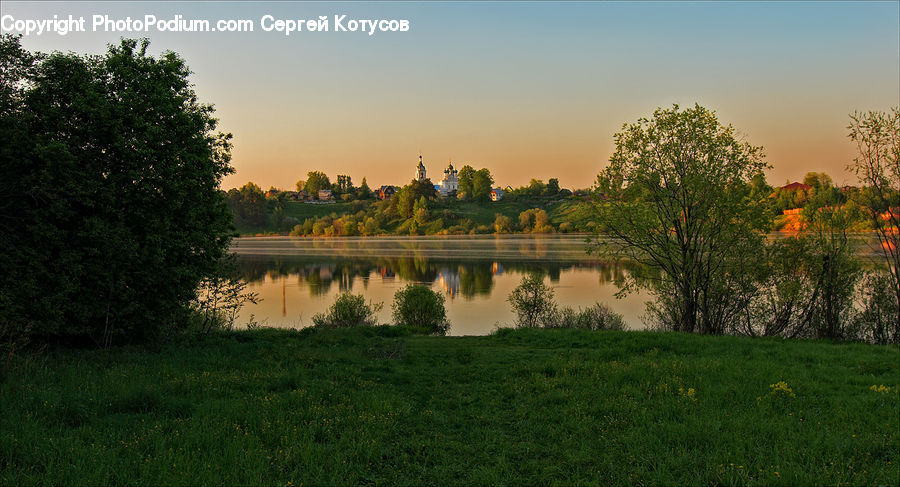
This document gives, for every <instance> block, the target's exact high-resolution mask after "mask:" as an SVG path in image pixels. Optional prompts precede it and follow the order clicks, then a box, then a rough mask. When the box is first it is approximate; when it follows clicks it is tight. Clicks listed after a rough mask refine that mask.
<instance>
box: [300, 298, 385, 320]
mask: <svg viewBox="0 0 900 487" xmlns="http://www.w3.org/2000/svg"><path fill="white" fill-rule="evenodd" d="M382 306H383V304H382V303H368V304H367V303H366V298H365V297H363V295H362V294H352V293H349V292H345V293H341V294H339V295H338V297H337V298H335V300H334V303H333V304H332V305H331V307H330V308H328V312H327V313H318V314H316V315H315V316H313V318H312V320H313V324H314V325H315V326H324V327H330V328H345V327H351V326H374V325H376V324H377V319H378V317H377V316H376V315H377V314H378V312H379V311H381V308H382Z"/></svg>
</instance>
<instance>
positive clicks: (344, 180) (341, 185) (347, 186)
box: [333, 174, 355, 194]
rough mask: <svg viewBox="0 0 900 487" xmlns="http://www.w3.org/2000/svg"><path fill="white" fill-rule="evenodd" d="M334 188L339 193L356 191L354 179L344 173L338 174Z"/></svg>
mask: <svg viewBox="0 0 900 487" xmlns="http://www.w3.org/2000/svg"><path fill="white" fill-rule="evenodd" d="M333 189H334V190H335V191H334V192H335V193H337V194H345V193H352V192H354V191H355V188H354V187H353V180H352V179H351V178H350V176H346V175H343V174H338V177H337V183H336V184H335V185H334V188H333Z"/></svg>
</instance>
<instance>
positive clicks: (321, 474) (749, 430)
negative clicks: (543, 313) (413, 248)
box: [0, 327, 900, 485]
mask: <svg viewBox="0 0 900 487" xmlns="http://www.w3.org/2000/svg"><path fill="white" fill-rule="evenodd" d="M780 381H784V382H785V383H786V385H787V387H789V388H790V389H791V391H792V392H791V393H788V392H786V391H783V392H778V391H775V390H774V389H773V388H772V387H770V386H771V385H772V384H776V383H778V382H780ZM898 381H900V350H898V348H897V347H896V346H894V347H879V346H868V345H862V344H833V343H826V342H807V341H782V340H762V339H757V340H752V339H745V338H735V337H702V336H688V335H682V334H674V333H669V334H659V333H649V332H588V331H582V330H518V331H507V330H503V331H501V332H499V333H498V334H496V335H494V336H489V337H464V338H455V337H421V336H407V335H405V334H404V333H403V332H402V331H401V330H398V329H396V328H385V327H379V328H367V329H352V330H309V331H303V332H292V331H274V330H258V331H249V332H240V333H233V334H225V335H216V336H211V337H208V338H206V339H202V340H194V341H192V342H186V343H181V344H173V345H169V346H166V347H162V348H161V349H159V350H156V351H142V350H139V349H131V348H117V349H112V350H107V351H56V352H50V353H45V354H43V355H39V356H37V357H30V358H17V359H14V360H13V361H12V362H11V365H10V367H9V368H7V369H6V371H5V373H4V376H3V378H2V384H0V391H2V396H0V397H2V404H0V413H2V414H0V417H2V428H0V466H2V470H0V484H3V485H30V484H37V483H40V484H50V485H58V484H75V485H89V484H112V483H115V484H145V485H146V484H190V485H208V484H223V483H225V484H251V485H262V484H269V485H291V484H294V485H300V484H320V485H334V484H342V485H347V484H362V485H371V484H414V485H447V484H455V485H472V484H512V485H538V484H539V485H547V484H565V485H571V484H601V485H606V484H620V485H621V484H624V485H634V484H641V483H645V484H666V485H672V484H683V485H715V484H723V485H742V484H758V485H779V484H780V485H798V484H800V485H809V484H826V485H837V484H845V483H850V484H871V485H876V484H886V485H897V483H898V480H900V470H898V461H900V431H898V430H900V424H898V422H900V419H898V418H900V393H898V385H900V384H898ZM875 385H884V386H887V387H890V391H889V392H878V391H874V390H872V389H871V387H872V386H875Z"/></svg>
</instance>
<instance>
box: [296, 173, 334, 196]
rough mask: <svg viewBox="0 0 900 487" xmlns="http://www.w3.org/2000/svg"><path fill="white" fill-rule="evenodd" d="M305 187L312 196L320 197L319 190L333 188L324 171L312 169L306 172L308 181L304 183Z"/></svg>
mask: <svg viewBox="0 0 900 487" xmlns="http://www.w3.org/2000/svg"><path fill="white" fill-rule="evenodd" d="M303 189H304V190H305V191H306V193H307V194H308V195H310V196H311V197H313V198H318V197H319V190H321V189H331V181H329V180H328V176H326V175H325V173H323V172H319V171H310V172H309V173H307V174H306V183H305V184H304V185H303Z"/></svg>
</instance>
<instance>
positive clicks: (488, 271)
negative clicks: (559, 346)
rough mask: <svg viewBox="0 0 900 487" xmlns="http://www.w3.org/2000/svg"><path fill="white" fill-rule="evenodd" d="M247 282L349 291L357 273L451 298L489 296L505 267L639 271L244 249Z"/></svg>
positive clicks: (614, 275) (605, 276) (598, 265)
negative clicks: (289, 281) (284, 280)
mask: <svg viewBox="0 0 900 487" xmlns="http://www.w3.org/2000/svg"><path fill="white" fill-rule="evenodd" d="M238 263H239V267H240V270H241V274H242V276H243V278H244V279H245V280H246V281H247V282H251V283H253V282H262V281H263V280H264V279H265V278H266V277H267V276H268V277H269V278H270V279H273V280H274V279H277V278H279V277H293V276H296V279H297V282H298V284H299V285H300V286H301V287H303V286H306V287H307V288H308V289H309V292H310V295H312V296H321V295H324V294H328V293H329V292H330V291H331V289H332V288H333V286H335V285H336V286H337V288H338V290H340V291H342V292H343V291H353V285H354V283H355V282H357V278H359V280H360V281H362V283H363V286H365V287H368V281H369V280H370V279H378V278H380V279H393V278H395V277H396V278H399V279H400V280H402V281H406V282H420V283H426V284H431V285H437V287H438V288H440V289H442V290H443V291H444V293H445V294H446V295H447V296H448V297H449V298H450V299H453V298H455V297H456V296H458V295H459V296H462V297H463V298H466V299H470V298H472V297H475V296H488V295H490V294H491V291H492V290H493V288H494V276H495V275H501V274H504V273H513V274H529V273H539V274H542V275H545V276H548V277H549V278H550V280H551V282H559V279H560V275H561V274H562V272H563V271H569V270H576V269H591V270H594V271H597V272H598V273H599V276H600V277H599V282H600V284H605V283H610V282H615V281H616V280H621V279H623V278H624V277H625V276H626V275H629V274H633V273H635V272H636V271H637V268H636V267H635V264H633V263H629V262H621V261H620V262H611V261H579V262H564V261H535V260H514V259H513V260H504V259H498V260H471V259H466V260H461V259H452V258H448V259H428V258H426V257H425V256H423V255H418V256H415V257H383V258H341V259H333V258H324V257H303V256H290V255H267V256H260V255H244V256H241V257H240V258H239V259H238Z"/></svg>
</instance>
